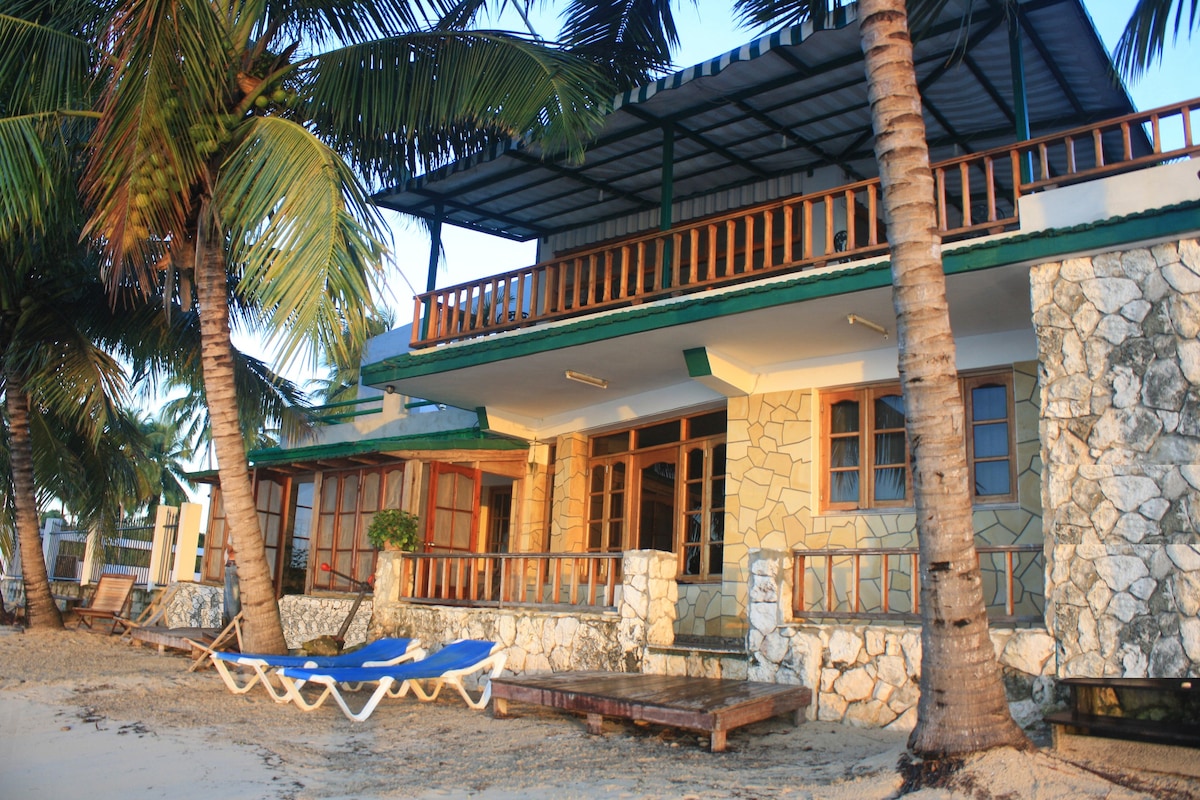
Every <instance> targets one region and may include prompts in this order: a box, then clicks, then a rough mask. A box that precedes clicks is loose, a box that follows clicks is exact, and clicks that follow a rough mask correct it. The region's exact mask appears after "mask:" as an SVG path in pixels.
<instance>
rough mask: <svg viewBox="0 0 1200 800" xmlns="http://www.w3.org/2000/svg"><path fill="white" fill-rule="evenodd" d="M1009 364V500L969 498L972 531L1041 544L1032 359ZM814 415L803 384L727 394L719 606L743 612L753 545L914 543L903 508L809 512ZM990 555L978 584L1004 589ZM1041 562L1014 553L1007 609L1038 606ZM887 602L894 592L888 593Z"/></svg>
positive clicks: (1032, 610)
mask: <svg viewBox="0 0 1200 800" xmlns="http://www.w3.org/2000/svg"><path fill="white" fill-rule="evenodd" d="M1012 369H1013V400H1014V415H1015V420H1014V427H1015V434H1016V437H1015V438H1016V457H1017V489H1018V502H1017V503H1016V504H1015V505H1014V504H1004V505H999V506H984V505H981V506H977V507H976V508H975V512H974V524H975V532H976V536H977V538H978V541H979V542H981V543H987V544H995V545H1007V544H1041V543H1042V506H1041V491H1040V487H1041V471H1042V458H1041V454H1040V452H1039V442H1038V407H1039V404H1040V395H1039V388H1038V378H1037V365H1036V364H1035V363H1033V362H1021V363H1017V364H1014V365H1012ZM815 420H816V412H815V410H814V393H813V392H812V391H792V392H777V393H771V394H764V395H751V396H749V397H734V398H731V399H730V401H729V429H728V430H729V433H728V462H727V468H726V471H727V476H728V478H727V480H728V488H727V490H726V521H725V531H726V533H725V537H726V538H725V570H724V575H723V595H724V597H723V609H724V613H725V614H726V615H728V616H741V617H742V618H744V617H745V613H746V603H747V600H746V598H747V584H748V579H749V576H748V572H747V564H748V556H749V553H750V552H751V551H753V550H755V549H767V550H793V549H796V548H806V549H813V550H816V549H823V548H832V547H847V548H852V547H915V546H916V543H917V541H916V517H915V515H914V514H913V512H912V510H911V509H909V510H904V509H901V510H896V511H887V512H875V511H873V512H870V513H834V514H824V515H823V514H819V513H817V512H818V509H817V497H816V488H815V487H814V486H813V485H812V482H813V480H814V477H815V475H816V471H815V465H814V463H813V462H814V459H815V458H816V453H817V444H816V442H815V441H814V436H815V435H816V431H815ZM864 563H866V562H864ZM999 564H1000V561H999V559H995V560H994V561H993V560H991V559H985V560H984V563H983V568H984V572H985V574H984V582H985V590H986V591H988V592H989V593H991V595H996V594H997V593H998V592H1002V591H1003V589H1002V587H1003V585H1004V583H1003V577H1002V574H1000V573H998V572H997V569H998V566H999ZM1043 571H1044V570H1043V564H1042V560H1041V559H1040V558H1036V559H1035V558H1029V557H1026V558H1024V559H1023V560H1019V564H1018V569H1017V575H1016V578H1017V580H1016V584H1017V585H1016V587H1015V588H1016V591H1017V598H1016V600H1017V610H1016V613H1018V614H1022V615H1031V614H1035V615H1040V614H1041V613H1042V612H1043V600H1042V597H1043V595H1042V583H1043V577H1042V575H1043ZM823 580H824V578H823V576H822V575H821V574H815V573H814V574H813V575H811V576H810V578H809V581H808V584H807V585H808V588H809V589H810V590H816V589H820V585H821V584H822V583H823ZM877 583H878V581H877V580H876V581H875V584H877ZM890 588H891V591H892V592H893V593H907V592H908V591H909V586H908V576H907V575H896V576H893V580H892V583H891V587H890ZM862 591H863V592H864V595H863V598H864V602H871V601H872V597H877V592H876V594H875V595H871V592H872V591H874V589H873V584H872V582H871V581H866V580H865V581H864V583H863V586H862ZM1001 596H1002V595H1001ZM809 599H810V600H811V599H812V598H811V597H810V598H809ZM843 599H844V598H843ZM892 602H897V599H896V598H895V597H893V600H892ZM905 602H907V601H905Z"/></svg>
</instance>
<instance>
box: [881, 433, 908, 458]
mask: <svg viewBox="0 0 1200 800" xmlns="http://www.w3.org/2000/svg"><path fill="white" fill-rule="evenodd" d="M875 463H876V464H878V465H882V464H903V463H904V434H903V433H877V434H875Z"/></svg>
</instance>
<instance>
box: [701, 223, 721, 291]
mask: <svg viewBox="0 0 1200 800" xmlns="http://www.w3.org/2000/svg"><path fill="white" fill-rule="evenodd" d="M707 227H708V267H707V268H706V269H705V272H704V279H705V280H706V281H712V280H716V278H717V239H718V234H719V233H720V231H719V229H718V228H717V226H716V225H711V224H710V225H708V226H707Z"/></svg>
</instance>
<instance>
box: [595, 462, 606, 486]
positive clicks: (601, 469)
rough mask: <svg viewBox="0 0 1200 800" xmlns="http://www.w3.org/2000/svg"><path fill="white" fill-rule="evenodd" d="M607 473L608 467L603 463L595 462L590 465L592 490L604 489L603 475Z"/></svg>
mask: <svg viewBox="0 0 1200 800" xmlns="http://www.w3.org/2000/svg"><path fill="white" fill-rule="evenodd" d="M607 473H608V468H607V467H605V466H604V465H603V464H597V465H596V466H594V467H592V491H593V492H603V491H604V476H605V475H606V474H607Z"/></svg>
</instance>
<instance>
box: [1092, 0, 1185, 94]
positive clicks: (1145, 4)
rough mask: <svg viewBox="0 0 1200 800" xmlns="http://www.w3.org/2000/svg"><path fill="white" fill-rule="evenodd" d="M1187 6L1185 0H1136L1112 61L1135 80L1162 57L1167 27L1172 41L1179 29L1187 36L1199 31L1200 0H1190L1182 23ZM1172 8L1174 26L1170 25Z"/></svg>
mask: <svg viewBox="0 0 1200 800" xmlns="http://www.w3.org/2000/svg"><path fill="white" fill-rule="evenodd" d="M1187 5H1188V0H1138V2H1137V5H1135V6H1134V7H1133V13H1132V14H1130V15H1129V22H1128V23H1126V25H1125V32H1124V33H1122V34H1121V38H1120V40H1119V41H1118V42H1117V48H1116V51H1115V52H1114V53H1113V61H1114V62H1115V63H1116V65H1117V69H1118V70H1120V72H1121V74H1122V75H1124V76H1125V77H1127V78H1129V79H1131V80H1137V79H1138V78H1140V77H1141V76H1142V74H1143V73H1144V72H1145V71H1146V69H1147V68H1149V67H1150V65H1151V64H1155V63H1157V62H1159V61H1161V60H1162V55H1163V47H1165V46H1166V42H1167V28H1168V26H1170V28H1171V41H1172V42H1174V41H1176V40H1177V39H1178V38H1179V34H1180V32H1181V31H1183V32H1185V33H1187V34H1188V35H1189V36H1190V35H1191V34H1193V33H1195V32H1196V31H1200V0H1191V10H1190V11H1188V12H1187V20H1186V23H1185V20H1184V9H1185V8H1186V7H1187ZM1172 10H1173V11H1174V17H1175V24H1174V25H1171V24H1170V22H1171V16H1172Z"/></svg>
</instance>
